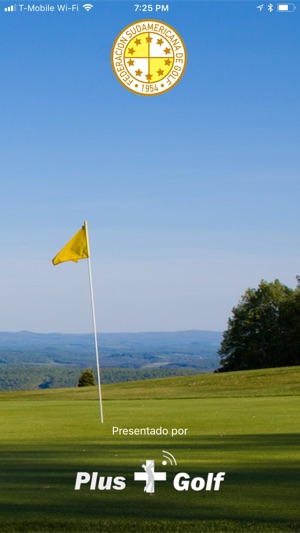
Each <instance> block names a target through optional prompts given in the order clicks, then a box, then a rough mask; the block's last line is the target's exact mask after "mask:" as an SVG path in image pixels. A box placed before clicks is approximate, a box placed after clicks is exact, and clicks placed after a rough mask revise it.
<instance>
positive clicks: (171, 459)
mask: <svg viewBox="0 0 300 533" xmlns="http://www.w3.org/2000/svg"><path fill="white" fill-rule="evenodd" d="M162 452H163V454H165V455H163V457H164V458H165V459H167V461H169V463H170V465H172V466H173V464H174V465H177V461H176V459H175V457H174V455H172V454H171V453H170V452H167V451H166V450H162ZM167 461H163V465H166V464H167Z"/></svg>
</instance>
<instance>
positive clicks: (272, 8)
mask: <svg viewBox="0 0 300 533" xmlns="http://www.w3.org/2000/svg"><path fill="white" fill-rule="evenodd" d="M268 11H270V13H272V11H274V6H273V4H269V5H268Z"/></svg>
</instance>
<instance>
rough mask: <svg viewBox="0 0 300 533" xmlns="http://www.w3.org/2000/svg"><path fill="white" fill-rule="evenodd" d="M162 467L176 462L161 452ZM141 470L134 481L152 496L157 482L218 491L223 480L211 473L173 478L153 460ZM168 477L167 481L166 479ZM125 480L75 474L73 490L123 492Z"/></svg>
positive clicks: (177, 487) (178, 488) (222, 474)
mask: <svg viewBox="0 0 300 533" xmlns="http://www.w3.org/2000/svg"><path fill="white" fill-rule="evenodd" d="M163 453H164V454H165V455H163V457H164V458H166V459H165V460H164V461H162V464H163V465H164V466H167V465H170V466H172V467H173V466H176V465H177V461H176V459H175V457H174V456H173V455H172V454H171V453H170V452H166V451H165V450H163ZM141 468H142V469H143V470H142V471H141V470H140V471H136V472H133V479H134V481H143V482H144V492H145V493H146V494H150V495H153V494H154V492H155V490H156V482H157V481H171V482H172V485H173V488H174V490H176V491H178V492H181V491H188V490H193V491H197V492H199V491H201V490H206V491H219V490H220V485H221V482H222V481H224V479H225V472H218V473H216V474H215V473H213V472H209V473H208V474H206V475H199V476H195V477H191V476H190V474H189V473H188V472H179V473H178V474H176V475H175V476H171V475H169V476H168V473H167V472H158V471H156V468H155V461H154V459H146V460H145V461H144V462H143V464H142V466H141ZM168 477H169V479H168ZM126 481H127V480H126V478H125V477H124V476H101V473H99V472H91V473H89V472H77V476H76V481H75V487H74V489H75V490H81V488H82V487H84V486H85V487H86V488H87V487H88V488H89V490H100V491H101V490H117V491H118V490H124V489H126V486H127V485H126Z"/></svg>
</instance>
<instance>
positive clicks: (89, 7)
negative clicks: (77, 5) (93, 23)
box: [82, 4, 94, 11]
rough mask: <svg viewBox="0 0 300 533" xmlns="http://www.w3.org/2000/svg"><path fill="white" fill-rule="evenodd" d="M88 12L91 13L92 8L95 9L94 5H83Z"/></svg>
mask: <svg viewBox="0 0 300 533" xmlns="http://www.w3.org/2000/svg"><path fill="white" fill-rule="evenodd" d="M82 7H83V8H84V9H85V10H86V11H90V10H91V9H92V7H94V6H93V5H92V4H83V6H82Z"/></svg>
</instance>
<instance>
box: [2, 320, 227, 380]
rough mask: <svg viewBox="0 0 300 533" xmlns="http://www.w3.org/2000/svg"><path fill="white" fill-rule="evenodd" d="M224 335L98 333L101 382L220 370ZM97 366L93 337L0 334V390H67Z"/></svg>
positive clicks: (182, 332) (47, 334) (20, 333)
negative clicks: (82, 370)
mask: <svg viewBox="0 0 300 533" xmlns="http://www.w3.org/2000/svg"><path fill="white" fill-rule="evenodd" d="M221 339H222V333H221V332H217V331H200V330H199V331H198V330H191V331H176V332H144V333H100V334H98V343H99V351H100V360H101V367H102V368H103V375H104V382H117V381H118V382H120V381H131V380H136V379H151V378H157V377H167V376H173V375H179V374H180V375H187V374H190V373H194V372H212V371H213V370H215V369H216V368H218V366H219V356H218V354H217V350H218V348H219V345H220V342H221ZM94 366H95V348H94V337H93V335H92V334H62V333H46V334H44V333H33V332H30V331H20V332H17V333H12V332H0V371H1V377H0V390H17V389H33V388H52V387H71V386H74V384H76V383H77V380H78V375H79V373H80V369H81V368H86V367H94Z"/></svg>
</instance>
